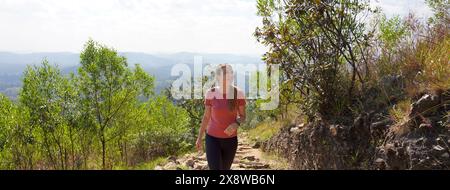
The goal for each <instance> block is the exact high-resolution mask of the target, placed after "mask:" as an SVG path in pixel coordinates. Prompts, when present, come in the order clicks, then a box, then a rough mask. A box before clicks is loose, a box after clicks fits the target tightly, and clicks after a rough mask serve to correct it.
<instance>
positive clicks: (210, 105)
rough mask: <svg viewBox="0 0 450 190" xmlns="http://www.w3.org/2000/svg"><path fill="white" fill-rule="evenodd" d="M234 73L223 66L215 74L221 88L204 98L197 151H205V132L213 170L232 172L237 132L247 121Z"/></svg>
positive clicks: (242, 95) (210, 165)
mask: <svg viewBox="0 0 450 190" xmlns="http://www.w3.org/2000/svg"><path fill="white" fill-rule="evenodd" d="M233 79H234V75H233V70H232V68H231V66H230V65H228V64H220V65H219V67H218V68H217V70H216V80H217V83H218V86H216V87H213V88H211V89H210V90H209V91H208V92H207V93H206V95H205V101H204V104H205V113H204V115H203V120H202V124H201V126H200V130H199V134H198V138H197V143H196V147H197V150H199V151H201V150H202V139H203V135H204V134H205V130H206V137H205V138H206V139H205V144H206V159H207V160H208V166H209V169H211V170H229V169H230V168H231V164H232V163H233V160H234V155H235V154H236V149H237V145H238V139H237V129H238V127H239V125H241V123H242V122H244V120H245V99H244V93H243V92H241V91H240V90H239V89H237V88H236V87H235V86H233V82H234V80H233Z"/></svg>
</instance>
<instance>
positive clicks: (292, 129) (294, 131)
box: [289, 127, 300, 133]
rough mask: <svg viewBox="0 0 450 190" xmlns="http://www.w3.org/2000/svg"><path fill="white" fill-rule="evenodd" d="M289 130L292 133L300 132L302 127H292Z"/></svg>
mask: <svg viewBox="0 0 450 190" xmlns="http://www.w3.org/2000/svg"><path fill="white" fill-rule="evenodd" d="M289 131H290V132H291V133H298V132H300V128H298V127H292V128H291V129H290V130H289Z"/></svg>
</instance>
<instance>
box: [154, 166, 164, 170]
mask: <svg viewBox="0 0 450 190" xmlns="http://www.w3.org/2000/svg"><path fill="white" fill-rule="evenodd" d="M154 170H163V167H161V166H156V167H155V168H154Z"/></svg>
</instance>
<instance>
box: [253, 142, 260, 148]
mask: <svg viewBox="0 0 450 190" xmlns="http://www.w3.org/2000/svg"><path fill="white" fill-rule="evenodd" d="M259 147H261V142H259V141H256V142H255V144H253V146H252V148H259Z"/></svg>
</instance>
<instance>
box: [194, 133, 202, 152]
mask: <svg viewBox="0 0 450 190" xmlns="http://www.w3.org/2000/svg"><path fill="white" fill-rule="evenodd" d="M195 147H196V148H197V151H199V152H201V151H203V142H202V138H200V137H198V138H197V141H196V142H195Z"/></svg>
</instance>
